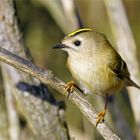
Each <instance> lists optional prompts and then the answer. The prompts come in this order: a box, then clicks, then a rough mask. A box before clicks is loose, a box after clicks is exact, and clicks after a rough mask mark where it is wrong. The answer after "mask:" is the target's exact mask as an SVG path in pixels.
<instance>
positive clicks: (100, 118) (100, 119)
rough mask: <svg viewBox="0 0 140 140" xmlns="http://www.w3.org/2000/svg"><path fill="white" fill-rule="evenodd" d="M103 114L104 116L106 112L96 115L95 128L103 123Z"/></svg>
mask: <svg viewBox="0 0 140 140" xmlns="http://www.w3.org/2000/svg"><path fill="white" fill-rule="evenodd" d="M105 114H106V110H104V111H102V112H100V113H99V114H98V117H97V121H96V127H97V125H98V124H99V123H101V122H104V118H105Z"/></svg>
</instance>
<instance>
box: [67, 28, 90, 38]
mask: <svg viewBox="0 0 140 140" xmlns="http://www.w3.org/2000/svg"><path fill="white" fill-rule="evenodd" d="M85 31H92V29H90V28H83V29H78V30H76V31H73V32H71V33H70V34H68V37H71V36H74V35H75V34H78V33H80V32H85Z"/></svg>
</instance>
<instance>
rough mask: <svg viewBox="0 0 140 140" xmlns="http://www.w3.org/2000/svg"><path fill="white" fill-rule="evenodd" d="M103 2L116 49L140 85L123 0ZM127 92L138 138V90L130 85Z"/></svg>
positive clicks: (137, 64) (139, 124)
mask: <svg viewBox="0 0 140 140" xmlns="http://www.w3.org/2000/svg"><path fill="white" fill-rule="evenodd" d="M104 3H105V6H106V9H107V13H108V16H109V20H110V25H111V29H112V31H113V35H114V37H115V40H116V43H117V48H118V51H119V53H120V54H121V56H122V57H123V58H124V60H125V61H126V63H127V64H128V68H129V70H130V74H131V77H132V79H133V80H134V81H135V82H136V83H137V84H138V85H140V75H139V63H138V58H137V47H136V44H135V41H134V38H133V35H132V31H131V28H130V26H129V22H128V19H127V15H126V13H125V10H124V6H123V2H122V0H104ZM128 94H129V98H130V102H131V105H132V109H133V113H134V117H135V121H136V130H137V133H136V134H137V137H138V139H140V107H139V106H140V100H139V99H140V90H139V89H136V88H134V87H130V88H128Z"/></svg>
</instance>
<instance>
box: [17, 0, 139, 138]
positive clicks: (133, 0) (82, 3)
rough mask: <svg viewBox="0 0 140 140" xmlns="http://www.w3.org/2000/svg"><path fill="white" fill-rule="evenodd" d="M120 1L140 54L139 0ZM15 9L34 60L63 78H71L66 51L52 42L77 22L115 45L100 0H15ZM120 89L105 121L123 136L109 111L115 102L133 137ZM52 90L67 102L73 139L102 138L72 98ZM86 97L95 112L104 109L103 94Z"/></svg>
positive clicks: (125, 98) (130, 115)
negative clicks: (57, 47) (59, 48)
mask: <svg viewBox="0 0 140 140" xmlns="http://www.w3.org/2000/svg"><path fill="white" fill-rule="evenodd" d="M123 5H124V8H125V11H126V14H127V18H128V21H129V24H130V27H131V29H132V33H133V36H134V39H135V42H136V46H137V50H138V54H140V53H139V51H140V47H139V46H140V39H139V36H140V26H139V25H140V14H139V12H140V1H139V0H123ZM16 9H17V15H18V20H19V24H20V29H21V32H22V33H23V37H24V40H25V46H27V47H28V48H29V50H30V52H31V54H32V56H33V59H34V62H35V63H36V64H37V65H38V66H40V67H42V68H44V69H50V70H52V71H53V73H54V74H55V75H56V76H57V77H59V78H60V79H62V80H64V81H65V82H68V81H70V80H72V79H73V78H72V77H71V75H70V73H69V70H68V69H67V66H66V59H67V54H66V53H65V52H62V51H60V50H53V49H52V46H54V45H56V44H58V43H60V41H61V40H62V39H63V37H64V36H65V35H66V34H68V33H70V32H71V31H73V30H75V29H78V28H79V27H80V26H83V27H88V28H93V29H94V30H96V31H99V32H102V33H103V34H105V35H106V36H107V38H108V40H109V41H110V42H111V44H112V45H113V46H114V47H116V43H115V40H114V37H113V35H112V31H111V27H110V23H109V19H108V14H107V10H106V7H105V4H104V2H103V0H73V1H72V0H16ZM120 16H121V15H120ZM50 90H52V89H50ZM123 92H124V93H123V94H116V95H115V96H113V97H112V98H111V99H110V104H109V106H110V107H109V110H110V111H108V113H107V116H106V117H107V118H106V121H107V122H108V123H109V125H110V127H111V128H112V129H113V130H114V131H115V132H116V133H118V134H119V135H121V137H124V136H123V135H122V134H121V132H119V130H118V128H119V127H117V125H118V124H116V122H114V116H113V115H112V114H113V113H114V112H112V111H111V110H115V109H114V108H113V106H115V105H116V104H117V107H118V110H121V112H119V113H120V116H123V118H124V120H125V123H126V125H127V128H129V130H130V132H131V133H132V136H133V137H134V138H136V135H137V130H136V127H135V125H136V124H135V121H134V116H133V113H132V112H133V111H132V109H131V105H130V101H129V97H128V95H127V94H126V93H125V92H126V91H125V90H124V91H123ZM53 94H54V96H55V97H56V98H57V99H58V100H64V101H65V103H66V111H65V116H66V120H67V124H68V128H69V133H70V136H71V137H73V138H75V140H94V139H95V140H102V139H103V138H102V137H101V136H100V135H99V134H98V132H96V129H94V128H93V127H92V126H91V125H90V124H89V122H88V120H86V118H85V117H84V116H83V115H82V114H81V113H80V112H79V110H78V109H77V108H76V107H75V106H74V105H73V104H72V103H71V102H69V101H68V100H67V99H65V98H64V97H62V96H61V94H59V93H57V92H56V91H53ZM86 98H87V99H88V100H89V101H90V102H91V103H92V105H93V106H94V107H95V108H96V110H97V111H98V112H99V111H101V110H102V109H103V106H104V100H103V98H101V97H98V96H96V95H95V96H94V97H86ZM116 112H117V111H116ZM115 119H116V120H117V118H115ZM124 139H125V138H124Z"/></svg>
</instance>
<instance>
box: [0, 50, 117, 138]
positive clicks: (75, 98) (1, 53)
mask: <svg viewBox="0 0 140 140" xmlns="http://www.w3.org/2000/svg"><path fill="white" fill-rule="evenodd" d="M0 61H2V62H4V63H7V64H9V65H11V66H13V67H15V68H17V69H20V70H21V71H23V72H26V73H28V74H30V75H32V76H33V77H36V78H37V79H39V80H40V81H41V82H43V83H45V84H47V85H50V86H51V87H52V88H54V89H56V90H58V91H59V92H60V93H62V94H63V95H65V96H67V91H66V89H65V86H64V85H65V84H64V83H63V82H62V81H61V80H59V79H58V78H57V77H55V76H54V75H53V74H52V72H51V71H50V70H43V69H41V68H39V67H37V66H36V65H35V64H33V63H31V62H29V61H27V60H25V59H23V58H21V57H19V56H17V55H15V54H13V53H11V52H9V51H7V50H5V49H3V48H0ZM69 100H70V101H72V102H73V103H74V104H75V105H76V106H77V107H78V108H79V109H80V111H81V112H82V113H83V114H84V115H85V116H86V118H87V119H88V120H89V121H90V122H91V124H92V125H93V126H95V125H96V117H97V113H96V111H95V110H94V108H93V107H92V106H91V105H90V104H89V103H88V102H87V101H86V100H85V99H84V98H82V96H81V95H79V94H78V93H76V92H73V94H70V96H69ZM97 130H98V131H99V132H100V134H101V135H102V136H103V137H104V139H106V140H120V138H119V137H118V136H117V135H116V134H115V133H114V132H113V131H112V130H111V129H110V128H109V127H108V125H107V124H106V123H101V124H99V125H98V126H97Z"/></svg>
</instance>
